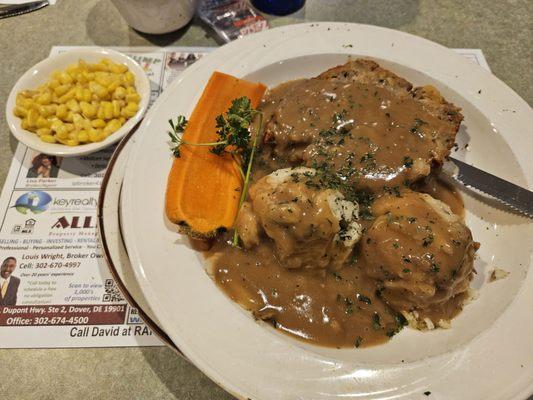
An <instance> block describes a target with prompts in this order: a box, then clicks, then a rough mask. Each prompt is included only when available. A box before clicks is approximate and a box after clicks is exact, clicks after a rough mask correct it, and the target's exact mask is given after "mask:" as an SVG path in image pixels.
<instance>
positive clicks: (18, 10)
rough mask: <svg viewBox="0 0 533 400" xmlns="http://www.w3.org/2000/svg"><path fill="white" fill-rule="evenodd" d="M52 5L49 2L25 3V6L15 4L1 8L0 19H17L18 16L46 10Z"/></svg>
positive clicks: (45, 0)
mask: <svg viewBox="0 0 533 400" xmlns="http://www.w3.org/2000/svg"><path fill="white" fill-rule="evenodd" d="M49 4H50V3H49V2H48V0H42V1H33V2H31V3H25V4H13V5H10V6H5V7H2V8H0V19H2V18H9V17H15V16H17V15H22V14H26V13H29V12H32V11H37V10H40V9H41V8H44V7H46V6H48V5H49Z"/></svg>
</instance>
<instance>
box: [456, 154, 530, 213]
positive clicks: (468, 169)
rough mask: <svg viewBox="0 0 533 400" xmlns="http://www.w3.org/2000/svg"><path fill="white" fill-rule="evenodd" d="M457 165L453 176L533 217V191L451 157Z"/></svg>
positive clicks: (464, 183) (466, 184) (468, 185)
mask: <svg viewBox="0 0 533 400" xmlns="http://www.w3.org/2000/svg"><path fill="white" fill-rule="evenodd" d="M449 159H450V161H451V162H452V163H453V164H455V166H457V170H456V171H454V172H452V173H451V176H452V177H453V178H454V179H456V180H458V181H459V182H460V183H462V184H463V185H465V186H467V187H470V188H473V189H477V190H479V191H481V192H483V193H486V194H488V195H490V196H492V197H494V198H495V199H496V200H499V201H501V202H502V203H504V204H506V205H507V206H509V207H511V208H512V209H513V210H515V211H517V212H519V213H521V214H523V215H526V216H527V217H529V218H533V192H531V191H530V190H527V189H524V188H523V187H521V186H518V185H515V184H514V183H511V182H508V181H506V180H505V179H502V178H498V177H497V176H495V175H492V174H489V173H488V172H485V171H482V170H481V169H479V168H476V167H474V166H472V165H469V164H466V163H464V162H463V161H459V160H457V159H455V158H452V157H450V158H449Z"/></svg>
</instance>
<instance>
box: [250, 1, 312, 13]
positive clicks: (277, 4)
mask: <svg viewBox="0 0 533 400" xmlns="http://www.w3.org/2000/svg"><path fill="white" fill-rule="evenodd" d="M251 1H252V4H253V6H254V7H255V8H257V9H258V10H259V11H262V12H264V13H267V14H272V15H289V14H292V13H294V12H296V11H298V10H299V9H300V8H302V7H303V6H304V4H305V0H251Z"/></svg>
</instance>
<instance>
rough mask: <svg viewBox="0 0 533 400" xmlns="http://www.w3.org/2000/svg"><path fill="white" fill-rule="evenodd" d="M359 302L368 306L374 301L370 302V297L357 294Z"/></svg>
mask: <svg viewBox="0 0 533 400" xmlns="http://www.w3.org/2000/svg"><path fill="white" fill-rule="evenodd" d="M357 300H359V301H361V302H363V303H366V304H372V300H370V298H369V297H366V296H363V295H362V294H359V293H357Z"/></svg>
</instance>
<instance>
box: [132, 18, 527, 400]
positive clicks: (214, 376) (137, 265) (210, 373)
mask: <svg viewBox="0 0 533 400" xmlns="http://www.w3.org/2000/svg"><path fill="white" fill-rule="evenodd" d="M313 25H315V26H318V25H321V26H324V25H326V26H331V27H334V28H335V27H346V26H347V25H348V26H351V25H355V26H357V27H358V28H362V29H370V30H384V31H389V32H393V33H394V34H396V35H404V36H405V37H408V38H415V39H416V40H421V41H423V42H425V43H428V44H430V45H432V46H437V47H439V48H442V49H444V50H445V51H447V52H449V54H452V53H451V52H452V51H451V50H449V49H447V48H445V47H444V46H441V45H439V44H436V43H434V42H431V41H429V40H427V39H424V38H421V37H418V36H414V35H411V34H408V33H405V32H401V31H395V30H392V29H388V28H380V27H374V26H368V25H362V24H349V23H329V22H316V23H306V24H298V25H290V26H284V27H280V28H275V29H273V30H270V31H266V33H265V35H264V36H267V35H268V34H270V33H271V32H274V31H277V32H283V31H287V30H290V29H291V28H293V29H301V28H302V27H304V28H305V27H312V26H313ZM295 27H300V28H295ZM259 35H262V34H255V35H251V36H250V37H248V38H245V39H241V40H248V41H251V40H253V39H254V38H256V37H258V36H259ZM234 43H239V41H237V42H234ZM241 43H242V42H241ZM228 46H232V47H231V48H232V49H233V48H235V47H236V45H235V44H229V45H226V46H224V47H226V48H227V47H228ZM228 51H229V50H228ZM217 53H218V51H217V50H215V52H213V53H212V54H213V57H214V56H215V55H217ZM456 56H458V55H457V54H456ZM458 57H460V56H458ZM207 58H209V56H208V57H205V58H204V59H207ZM201 64H203V63H201V62H200V63H197V64H195V65H193V66H192V67H191V68H190V70H187V71H185V72H184V73H183V74H182V75H181V76H180V77H179V78H178V79H177V80H176V82H175V83H173V85H175V86H177V85H178V84H179V82H181V81H182V80H183V79H186V78H187V77H188V76H189V75H191V74H193V73H194V72H195V71H196V69H198V68H199V66H200V65H201ZM478 70H479V73H480V74H487V75H486V76H487V77H490V78H489V79H492V80H496V81H497V82H499V83H500V84H501V86H502V90H505V91H507V92H508V93H509V94H510V95H511V96H512V100H513V101H516V102H517V103H518V104H519V105H520V106H521V107H523V106H524V105H525V106H527V103H526V102H525V101H524V100H523V99H521V98H520V97H519V96H518V95H517V94H516V93H515V92H514V91H513V90H512V89H511V88H509V87H508V86H507V85H506V84H505V83H503V82H502V81H501V80H499V79H498V78H497V77H495V76H494V75H492V74H490V73H488V72H486V71H484V70H482V69H481V68H478ZM167 90H168V89H167ZM169 92H170V91H169ZM166 97H167V96H165V95H164V94H163V96H162V97H160V100H159V99H158V102H159V104H161V103H162V102H163V101H165V100H166ZM465 97H466V96H465ZM469 100H470V101H471V99H469ZM155 110H156V107H155V106H154V107H153V108H152V110H151V111H152V112H151V113H150V114H149V115H148V116H147V118H146V120H147V119H150V118H151V116H152V114H155ZM143 126H144V124H143ZM141 128H142V127H141ZM139 147H140V146H139V145H136V146H134V148H133V149H132V153H133V154H136V152H137V151H139ZM133 158H134V157H130V159H129V161H128V165H130V162H132V161H131V160H132V159H133ZM130 171H131V169H130V168H128V172H127V174H126V177H125V183H127V182H129V181H130V180H131V179H132V178H131V176H132V175H133V173H132V172H130ZM527 180H528V177H526V181H527ZM126 190H127V192H128V196H129V195H130V194H131V193H130V191H131V190H132V189H131V187H128V186H127V185H126ZM125 223H126V224H128V226H129V227H131V226H130V225H129V221H128V220H126V221H125ZM132 240H133V239H131V238H130V239H128V235H126V237H125V242H126V244H128V242H130V244H131V241H132ZM134 250H135V249H134ZM133 254H134V256H135V257H136V259H135V260H132V261H133V264H134V271H135V273H136V274H137V278H138V280H139V282H140V283H141V284H144V283H147V282H145V281H144V280H143V271H142V266H140V260H139V258H138V257H137V256H138V255H137V254H135V251H134V252H133ZM139 268H140V269H141V271H140V270H139ZM530 278H531V276H530V274H528V277H526V278H524V282H522V286H521V290H519V293H517V294H516V297H519V296H520V294H521V293H520V292H521V291H522V290H523V289H524V286H525V283H526V281H527V280H528V279H530ZM141 287H142V288H143V290H145V289H147V288H146V287H145V286H144V285H143V286H141ZM149 290H151V289H149ZM152 295H153V293H150V295H147V299H148V301H149V303H152V301H154V299H155V297H152ZM151 306H152V304H151ZM510 307H511V305H509V308H510ZM154 308H155V307H154ZM162 324H163V325H164V324H165V323H164V322H163V321H162ZM194 363H195V365H197V366H198V368H200V369H201V370H202V371H203V372H204V373H205V374H206V375H208V376H209V377H210V378H211V379H213V380H215V382H219V381H220V380H219V379H218V378H217V377H218V374H215V373H214V372H213V371H211V370H210V369H209V368H207V367H206V366H205V365H198V359H196V360H195V361H194ZM219 384H220V383H219ZM222 386H223V387H224V388H225V389H226V390H228V391H229V392H230V393H232V392H233V391H234V390H233V389H235V388H233V387H229V388H228V386H227V385H222ZM532 387H533V382H529V386H527V387H522V388H521V389H519V390H520V392H521V393H526V391H530V390H531V388H532ZM516 394H518V393H516V392H515V393H514V395H516ZM520 395H521V394H520Z"/></svg>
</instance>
